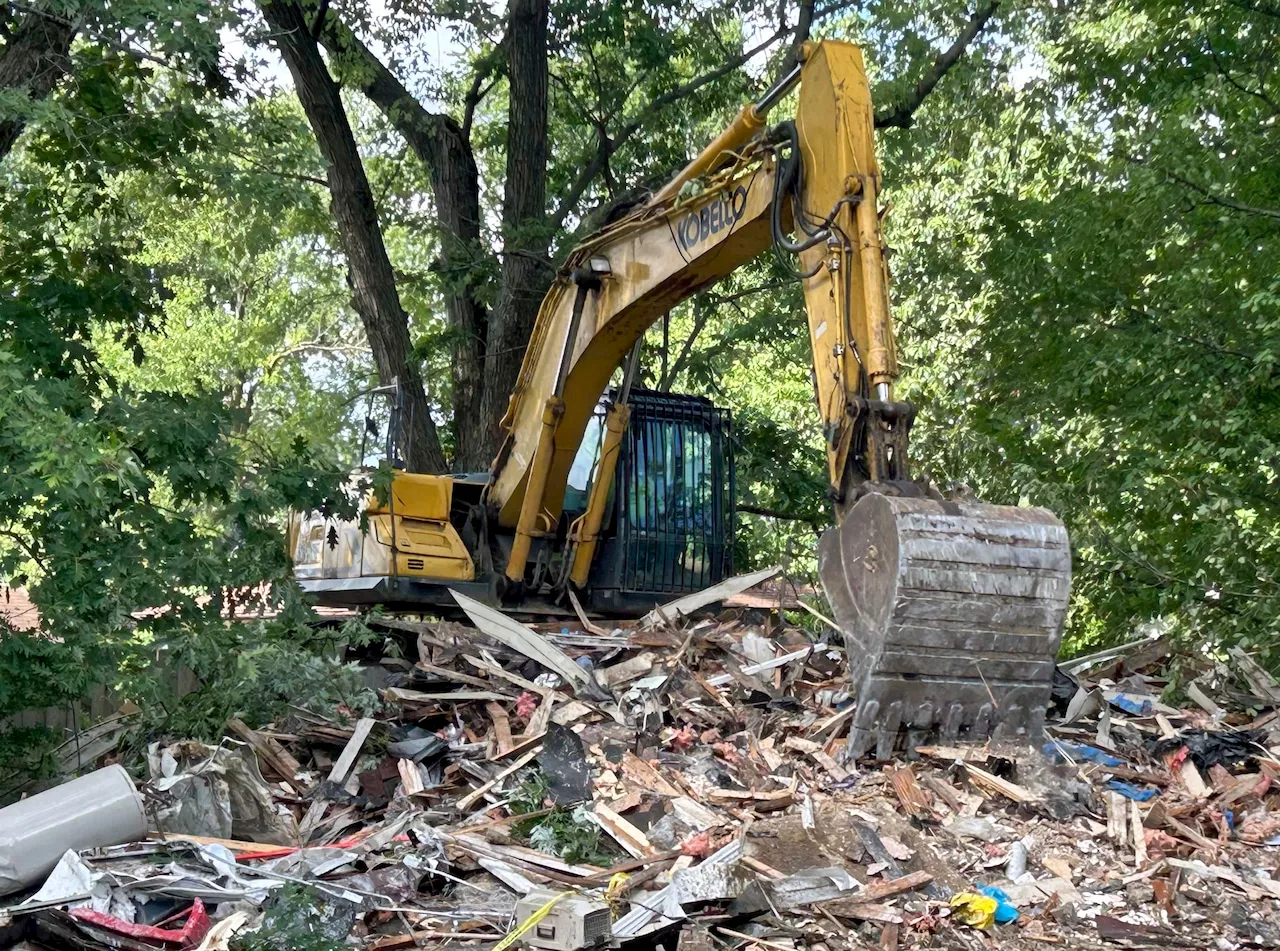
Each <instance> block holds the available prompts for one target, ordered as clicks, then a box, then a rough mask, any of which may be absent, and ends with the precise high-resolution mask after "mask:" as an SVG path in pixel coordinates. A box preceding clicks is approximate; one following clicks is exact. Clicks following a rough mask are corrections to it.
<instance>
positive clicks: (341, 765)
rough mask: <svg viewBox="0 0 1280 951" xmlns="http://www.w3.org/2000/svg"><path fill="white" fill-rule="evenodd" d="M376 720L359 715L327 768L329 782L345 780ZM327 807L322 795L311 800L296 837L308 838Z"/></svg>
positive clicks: (338, 782) (302, 839)
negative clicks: (331, 764)
mask: <svg viewBox="0 0 1280 951" xmlns="http://www.w3.org/2000/svg"><path fill="white" fill-rule="evenodd" d="M377 722H378V721H376V720H374V719H373V718H372V717H361V718H360V719H359V720H357V721H356V725H355V729H354V730H352V731H351V738H350V739H349V740H347V745H346V746H344V747H343V748H342V753H341V755H339V756H338V760H337V762H335V763H334V764H333V768H332V769H330V770H329V776H328V781H329V782H331V783H337V784H338V785H339V786H340V785H342V784H343V783H345V782H346V781H347V776H348V775H349V774H350V772H351V767H353V766H355V764H356V757H358V756H359V755H360V750H361V748H362V747H363V746H364V741H365V740H367V739H368V738H369V733H370V732H371V731H372V730H373V727H374V724H375V723H377ZM328 808H329V800H328V799H326V798H325V797H324V796H319V795H318V796H316V798H315V799H313V800H312V801H311V805H310V806H309V807H308V808H307V814H306V815H305V816H303V817H302V823H301V825H299V827H298V838H299V839H300V840H301V841H302V842H303V843H304V844H305V843H306V842H307V840H308V839H310V837H311V833H312V832H314V831H315V827H316V826H317V825H319V824H320V820H321V819H322V818H324V814H325V810H327V809H328Z"/></svg>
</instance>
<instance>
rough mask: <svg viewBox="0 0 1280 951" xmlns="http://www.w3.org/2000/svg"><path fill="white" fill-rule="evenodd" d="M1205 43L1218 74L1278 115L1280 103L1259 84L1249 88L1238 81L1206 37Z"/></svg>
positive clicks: (1279, 113)
mask: <svg viewBox="0 0 1280 951" xmlns="http://www.w3.org/2000/svg"><path fill="white" fill-rule="evenodd" d="M1205 45H1206V46H1207V47H1208V49H1209V56H1210V57H1211V58H1212V59H1213V64H1214V66H1216V67H1217V68H1218V73H1219V75H1221V76H1222V78H1223V79H1225V80H1226V81H1227V82H1228V83H1230V84H1231V85H1232V86H1233V87H1234V88H1235V89H1237V90H1239V91H1240V92H1242V93H1244V94H1245V95H1246V96H1253V97H1254V98H1256V99H1261V100H1262V101H1263V102H1265V103H1266V104H1267V106H1268V108H1270V109H1271V114H1272V115H1280V103H1277V102H1276V101H1275V100H1274V99H1272V98H1271V97H1270V96H1268V95H1267V94H1266V93H1265V92H1264V91H1263V90H1262V87H1261V86H1259V88H1257V89H1250V88H1249V87H1248V86H1246V85H1244V83H1242V82H1240V81H1238V80H1237V79H1236V78H1235V77H1234V76H1232V75H1231V70H1229V69H1227V67H1226V64H1225V63H1223V62H1222V58H1221V57H1220V56H1219V55H1218V51H1217V50H1216V49H1214V46H1213V43H1212V41H1210V40H1208V39H1206V40H1205Z"/></svg>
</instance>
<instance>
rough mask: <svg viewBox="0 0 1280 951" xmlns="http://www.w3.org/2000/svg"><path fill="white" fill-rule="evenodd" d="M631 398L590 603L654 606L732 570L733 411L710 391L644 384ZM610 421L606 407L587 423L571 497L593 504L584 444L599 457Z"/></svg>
mask: <svg viewBox="0 0 1280 951" xmlns="http://www.w3.org/2000/svg"><path fill="white" fill-rule="evenodd" d="M611 395H613V394H611ZM629 403H630V406H631V422H630V425H629V426H628V427H627V432H626V434H625V436H624V438H623V441H622V451H621V455H620V456H619V458H618V467H617V472H616V474H615V476H614V485H613V488H612V491H611V492H610V498H609V503H608V508H607V510H606V513H605V522H604V526H603V528H602V531H601V539H600V547H599V549H598V551H597V554H596V559H595V563H594V564H593V565H592V569H591V575H590V580H589V584H588V587H589V589H590V590H589V603H590V605H591V606H592V607H593V608H594V609H596V610H599V611H607V612H629V611H643V610H648V609H649V608H651V607H653V605H654V604H658V603H661V602H663V601H668V600H670V599H671V598H674V597H679V596H680V595H682V594H688V593H690V592H693V591H701V590H702V589H704V588H708V587H710V586H711V585H714V584H716V583H718V582H720V581H722V580H724V578H726V577H729V576H731V575H732V574H733V533H734V506H733V496H734V482H733V479H734V472H733V446H732V420H731V417H730V413H729V411H728V410H725V409H721V408H718V407H716V406H714V405H713V404H712V403H711V401H710V400H708V399H705V398H704V397H698V396H686V395H683V394H676V393H659V392H655V391H651V390H640V389H632V391H631V399H630V401H629ZM602 423H603V410H602V411H601V413H600V414H598V415H597V416H596V417H595V418H593V419H592V421H591V423H589V424H588V431H587V435H586V438H585V439H584V442H583V452H580V454H579V457H578V460H577V461H575V464H574V470H575V471H574V473H571V476H570V480H569V481H570V491H569V494H568V495H567V496H566V502H568V501H569V500H570V499H571V498H576V497H577V496H578V494H579V493H581V499H582V502H581V503H580V504H581V506H582V507H585V499H586V491H587V490H588V489H589V482H584V481H583V480H582V478H581V474H582V471H583V467H582V466H580V463H582V462H583V460H584V454H583V453H584V452H589V453H592V454H593V455H598V453H599V443H600V431H601V430H602ZM593 432H594V434H595V435H594V436H593ZM585 458H588V459H592V461H593V462H594V459H593V458H592V456H586V457H585ZM575 474H576V475H577V478H575ZM575 483H577V484H575ZM566 507H568V506H566Z"/></svg>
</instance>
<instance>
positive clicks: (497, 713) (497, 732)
mask: <svg viewBox="0 0 1280 951" xmlns="http://www.w3.org/2000/svg"><path fill="white" fill-rule="evenodd" d="M484 709H485V712H486V713H488V714H489V719H490V720H491V721H492V722H493V741H494V744H495V751H494V755H496V756H506V755H507V752H508V751H509V750H510V749H511V747H512V746H514V745H515V744H514V743H513V742H512V740H511V718H510V717H509V716H507V711H506V710H504V709H502V705H501V704H499V703H495V702H493V701H489V702H488V703H486V704H485V705H484Z"/></svg>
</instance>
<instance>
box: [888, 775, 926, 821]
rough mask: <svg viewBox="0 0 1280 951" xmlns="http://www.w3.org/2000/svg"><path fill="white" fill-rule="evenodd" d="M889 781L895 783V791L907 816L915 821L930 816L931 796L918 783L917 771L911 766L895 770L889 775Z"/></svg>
mask: <svg viewBox="0 0 1280 951" xmlns="http://www.w3.org/2000/svg"><path fill="white" fill-rule="evenodd" d="M889 781H890V782H892V783H893V791H894V793H895V794H896V795H897V797H898V802H900V803H902V808H903V809H905V810H906V813H907V815H909V816H911V818H913V819H923V818H925V817H926V816H928V815H929V794H928V793H926V792H925V791H924V789H922V788H921V786H920V783H919V782H917V780H916V773H915V770H913V769H912V768H911V767H910V766H904V767H902V768H901V769H895V770H894V771H893V772H891V773H890V774H889Z"/></svg>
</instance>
